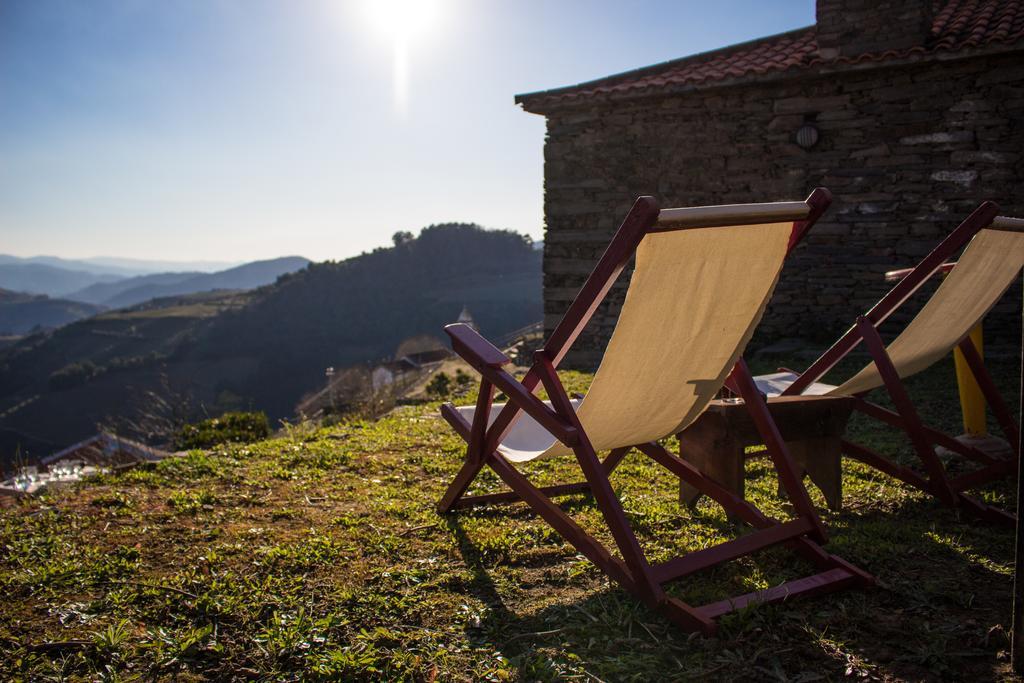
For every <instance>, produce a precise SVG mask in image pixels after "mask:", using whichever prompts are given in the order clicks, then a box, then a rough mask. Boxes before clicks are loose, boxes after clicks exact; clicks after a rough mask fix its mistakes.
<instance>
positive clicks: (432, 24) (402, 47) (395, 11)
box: [362, 0, 440, 114]
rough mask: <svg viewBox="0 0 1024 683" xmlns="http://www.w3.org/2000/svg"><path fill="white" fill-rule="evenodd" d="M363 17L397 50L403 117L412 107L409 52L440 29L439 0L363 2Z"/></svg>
mask: <svg viewBox="0 0 1024 683" xmlns="http://www.w3.org/2000/svg"><path fill="white" fill-rule="evenodd" d="M362 6H363V14H364V15H365V17H366V19H367V21H368V23H369V24H370V25H371V26H372V27H373V30H374V31H375V32H376V33H378V34H380V35H381V36H382V37H383V38H384V39H385V40H389V41H390V42H391V44H392V49H393V50H394V69H395V73H394V87H395V104H396V106H397V107H398V110H399V112H400V113H402V114H404V113H405V112H406V109H407V108H408V103H409V50H410V49H411V45H412V43H414V42H415V41H416V39H418V38H422V37H423V36H425V35H428V34H430V33H431V32H433V31H435V30H436V29H437V25H438V23H439V19H440V2H439V1H438V0H363V2H362Z"/></svg>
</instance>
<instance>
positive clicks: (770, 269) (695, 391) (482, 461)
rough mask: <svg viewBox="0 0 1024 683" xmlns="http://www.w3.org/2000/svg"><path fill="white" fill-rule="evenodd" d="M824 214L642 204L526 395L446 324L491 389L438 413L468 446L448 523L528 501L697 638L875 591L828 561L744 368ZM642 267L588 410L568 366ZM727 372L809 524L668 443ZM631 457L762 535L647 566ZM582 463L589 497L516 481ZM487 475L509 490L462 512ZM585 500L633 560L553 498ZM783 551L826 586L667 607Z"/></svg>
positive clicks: (535, 369) (539, 360)
mask: <svg viewBox="0 0 1024 683" xmlns="http://www.w3.org/2000/svg"><path fill="white" fill-rule="evenodd" d="M828 203H829V195H828V193H827V191H825V190H816V191H815V192H814V193H813V194H812V195H811V196H810V197H809V198H808V200H807V201H806V202H780V203H774V204H748V205H735V206H717V207H699V208H686V209H665V210H662V211H659V209H658V206H657V204H656V203H655V200H654V199H653V198H651V197H640V198H639V199H638V200H637V201H636V203H635V204H634V205H633V208H632V209H631V210H630V212H629V214H628V215H627V216H626V218H625V220H624V222H623V223H622V225H621V227H620V228H619V230H618V232H617V233H616V235H615V237H614V238H613V239H612V241H611V244H610V245H609V246H608V249H607V251H606V252H605V254H604V256H603V257H602V258H601V260H600V261H599V262H598V264H597V266H596V268H595V269H594V271H593V273H591V275H590V277H589V278H588V279H587V281H586V283H585V284H584V285H583V287H582V289H581V290H580V292H579V294H578V296H577V298H576V300H575V301H574V302H573V303H572V304H571V305H570V306H569V308H568V310H567V312H566V313H565V316H564V317H563V318H562V320H561V322H559V324H558V325H557V327H556V328H555V329H554V331H553V332H552V334H551V336H550V338H549V339H548V340H547V342H546V343H545V345H544V347H543V349H541V350H539V351H537V353H536V354H535V359H534V364H533V366H532V368H531V369H530V370H529V372H528V373H527V374H526V376H525V377H524V378H523V379H522V380H521V381H520V380H517V379H515V378H514V377H513V376H511V375H510V374H508V373H507V372H506V371H504V370H503V369H502V366H504V365H506V364H507V363H508V362H509V359H508V358H506V357H505V355H504V354H502V353H501V351H499V350H498V349H497V348H496V347H494V346H492V345H491V344H490V343H489V342H487V341H486V340H485V339H484V338H483V337H481V336H480V335H479V334H478V333H476V332H475V331H474V330H473V329H472V328H471V327H469V326H467V325H461V324H455V325H449V326H448V327H447V328H446V331H447V332H448V334H449V335H450V336H451V339H452V345H453V348H454V349H455V351H456V352H457V353H458V354H459V355H460V356H462V357H463V358H464V359H465V360H466V361H467V362H469V364H470V365H472V366H473V367H474V368H475V369H476V370H477V371H478V372H479V373H480V374H481V376H482V379H481V382H480V394H479V399H478V401H477V403H476V405H475V406H467V407H460V408H456V407H455V406H453V405H451V404H447V405H445V406H443V407H442V410H441V412H442V415H443V416H444V417H445V419H446V420H447V421H448V422H449V423H450V424H451V425H452V427H453V428H454V429H455V430H456V431H457V432H458V433H459V434H460V435H462V437H463V438H465V440H466V441H467V443H468V447H467V450H466V461H465V464H464V465H463V467H462V469H461V470H460V471H459V473H458V475H457V476H456V478H455V480H454V481H453V482H452V484H451V485H450V487H449V488H448V491H447V492H446V493H445V495H444V497H443V499H442V500H441V502H440V504H439V506H438V507H439V510H440V511H441V512H442V513H443V512H447V511H449V510H451V509H453V508H457V507H465V506H468V505H473V504H477V503H496V502H510V501H519V500H521V501H525V502H526V503H527V504H528V505H529V506H530V507H531V508H532V509H533V510H534V511H535V512H536V513H537V514H538V515H540V516H541V517H542V518H544V520H546V521H547V522H548V523H549V524H550V525H551V526H552V527H554V529H555V530H556V531H558V532H559V533H560V534H561V535H562V537H564V538H565V540H566V541H568V542H569V543H570V544H572V545H573V546H574V547H575V548H576V549H577V550H578V551H579V552H580V553H582V554H583V555H584V556H586V557H587V558H588V559H589V560H590V561H591V562H593V563H594V564H596V565H597V566H598V567H599V568H600V569H601V570H602V571H604V572H605V573H606V574H608V575H609V576H610V577H611V578H613V579H614V580H615V581H616V582H618V583H619V584H620V585H621V586H623V587H624V588H625V589H626V590H628V591H630V592H631V593H633V594H634V595H636V596H637V597H639V598H640V599H641V600H642V601H643V602H644V603H646V604H647V605H648V606H649V607H651V608H653V609H655V610H658V611H660V612H661V613H662V614H664V615H665V616H666V617H667V618H669V619H670V620H671V621H673V622H674V623H676V624H677V625H679V626H681V627H683V628H684V629H687V630H691V631H701V632H704V633H712V632H714V631H715V630H716V627H717V622H716V621H715V618H716V617H718V616H720V615H722V614H724V613H727V612H730V611H732V610H735V609H740V608H742V607H744V606H746V605H748V604H751V603H756V602H776V601H780V600H785V599H787V598H792V597H796V596H800V595H809V594H814V593H821V592H826V591H831V590H835V589H839V588H843V587H847V586H851V585H854V584H867V583H870V582H871V581H872V579H871V577H870V575H868V574H866V573H865V572H863V571H861V570H860V569H858V568H856V567H854V566H852V565H850V564H849V563H847V562H846V561H844V560H842V559H840V558H838V557H836V556H835V555H830V554H829V553H827V552H825V551H824V550H822V548H821V547H820V545H819V544H820V543H822V542H824V540H825V531H824V529H823V528H822V525H821V522H820V520H819V519H818V517H817V515H816V513H815V511H814V508H813V507H812V504H811V502H810V499H809V498H808V496H807V491H806V490H805V489H804V488H803V486H802V484H801V483H800V481H799V478H798V477H797V475H796V474H795V470H794V465H793V462H792V460H791V458H790V456H789V454H788V452H787V450H786V446H785V442H784V441H783V440H782V438H781V436H780V435H779V432H778V429H777V428H776V426H775V423H774V422H773V421H772V418H771V415H770V413H769V412H768V408H767V406H766V404H765V402H764V400H763V398H762V397H761V396H760V395H759V394H758V393H757V391H756V389H755V388H754V384H753V378H752V377H751V375H750V373H749V371H748V370H747V368H746V365H745V364H744V363H743V361H742V359H741V358H740V354H741V353H742V351H743V349H744V347H745V346H746V344H747V342H748V340H749V339H750V336H751V334H752V333H753V331H754V328H755V327H756V325H757V323H758V321H759V320H760V318H761V316H762V314H763V312H764V308H765V306H766V304H767V302H768V300H769V298H770V297H771V294H772V292H773V290H774V288H775V284H776V281H777V279H778V277H779V272H780V271H781V269H782V264H783V261H784V260H785V257H786V255H787V253H788V252H789V251H790V250H791V249H792V248H793V247H794V246H795V245H796V244H797V243H798V242H799V241H800V239H801V237H802V236H803V235H804V233H805V232H806V231H807V230H808V229H809V228H810V227H811V225H812V224H813V223H814V222H815V220H817V218H818V217H819V216H820V215H821V213H822V212H823V211H824V209H825V207H826V206H827V205H828ZM634 252H635V254H636V266H635V270H634V272H633V274H632V278H631V280H630V284H629V289H628V291H627V293H626V298H625V302H624V304H623V306H622V309H621V312H620V314H619V318H618V322H617V324H616V327H615V330H614V333H613V334H612V337H611V339H610V341H609V342H608V346H607V349H606V351H605V354H604V357H603V360H602V361H601V365H600V368H599V369H598V371H597V373H596V375H595V376H594V380H593V383H592V384H591V386H590V390H589V392H588V393H587V395H586V396H585V397H584V398H583V399H582V400H573V399H571V398H570V397H569V396H568V395H567V394H566V392H565V389H564V388H563V386H562V384H561V382H560V380H559V378H558V374H557V372H556V367H557V366H558V364H559V362H560V361H561V360H562V359H563V358H564V356H565V354H566V352H567V351H568V350H569V347H570V346H571V345H572V343H573V341H574V340H575V339H576V338H577V337H578V335H579V334H580V332H581V331H582V329H583V328H584V326H585V325H586V324H587V321H588V320H589V319H590V317H591V316H592V315H593V313H594V311H595V309H597V307H598V305H599V304H600V303H601V301H602V300H603V299H604V297H605V295H606V294H607V292H608V290H609V289H610V288H611V286H612V284H613V283H614V282H615V279H616V278H617V276H618V275H619V273H620V272H621V271H622V270H623V268H624V266H625V265H626V264H627V262H628V261H629V260H630V258H631V257H632V256H633V254H634ZM730 373H731V375H732V379H733V380H734V381H735V382H736V383H737V384H738V385H739V389H740V393H741V394H742V396H743V397H744V399H746V405H747V406H748V408H749V410H750V413H751V415H752V418H753V420H754V422H755V423H756V424H757V426H758V428H759V429H760V432H761V434H762V435H763V437H764V440H765V443H766V444H767V446H768V449H769V451H770V453H771V456H772V458H773V459H774V463H775V467H776V469H777V470H778V473H779V477H780V479H781V480H782V482H783V483H784V485H785V488H786V490H787V491H789V492H791V495H790V499H791V501H792V504H793V507H794V508H795V510H796V511H797V515H796V517H795V519H792V520H791V521H788V522H785V523H780V522H778V521H776V520H773V519H770V518H768V517H767V516H765V515H764V514H762V513H761V512H760V511H759V510H758V509H757V508H756V507H754V506H753V505H752V504H750V503H748V502H746V501H744V500H743V499H742V498H740V497H739V496H736V495H735V494H733V493H731V492H729V491H727V490H726V489H724V488H723V487H721V486H719V485H718V484H716V483H715V482H714V481H712V480H711V479H709V478H707V477H706V476H704V475H702V474H701V473H700V472H699V471H698V470H697V469H696V468H694V467H693V466H692V465H690V464H689V463H687V462H685V461H684V460H682V459H681V458H678V457H676V456H675V455H673V454H671V453H669V452H668V450H666V449H665V448H664V447H662V446H661V445H660V444H658V443H657V441H658V440H659V439H661V438H663V437H666V436H669V435H672V434H676V433H678V432H679V431H680V430H682V429H683V428H684V427H686V426H687V425H688V424H690V423H691V422H692V421H693V420H695V419H696V418H697V416H698V415H699V414H700V413H701V412H702V411H703V410H704V408H705V407H706V406H707V404H708V402H709V401H710V400H711V399H712V398H713V397H714V396H715V394H716V392H717V391H718V390H719V389H720V388H721V387H722V385H723V383H724V381H725V380H726V377H727V376H730ZM538 384H542V385H543V386H544V388H545V389H546V390H547V393H548V396H549V397H550V400H549V401H541V400H540V399H538V398H537V397H536V396H534V394H533V391H534V390H535V389H536V388H537V386H538ZM496 388H497V389H498V390H500V391H502V392H504V393H505V395H507V396H508V399H509V400H508V402H507V403H504V404H494V403H493V400H494V393H495V390H496ZM631 448H636V449H637V450H639V451H640V452H642V453H644V454H645V455H647V456H649V457H650V458H652V459H653V460H654V461H655V462H657V463H660V464H661V465H662V466H664V467H666V468H667V469H668V470H670V471H671V472H673V473H674V474H675V475H676V476H679V477H681V478H682V479H683V480H685V481H686V482H688V483H690V484H692V485H693V486H695V487H697V488H698V489H699V490H701V491H702V492H703V493H705V494H706V495H708V496H709V497H711V498H712V499H714V500H716V501H717V502H719V503H720V504H721V505H722V506H723V507H725V508H726V510H727V511H729V512H730V513H732V514H733V515H735V516H736V517H738V518H740V519H741V520H743V521H744V522H746V523H748V524H750V525H752V526H753V527H755V528H756V529H758V531H755V532H754V533H751V534H749V535H746V536H742V537H740V538H738V539H736V540H733V541H729V542H726V543H723V544H720V545H717V546H714V547H710V548H707V549H705V550H701V551H698V552H693V553H690V554H688V555H685V556H682V557H677V558H675V559H672V560H669V561H667V562H662V563H658V564H652V563H650V562H648V560H647V558H646V556H645V555H644V552H643V550H642V549H641V547H640V545H639V542H638V540H637V538H636V536H635V535H634V533H633V530H632V528H631V527H630V524H629V521H628V520H627V518H626V515H625V513H624V511H623V508H622V505H621V503H620V501H619V499H618V498H617V497H616V495H615V493H614V491H613V490H612V487H611V484H610V482H609V475H610V474H611V473H612V471H613V470H614V469H615V467H616V465H617V464H618V463H619V462H620V461H621V459H622V458H623V456H624V455H625V454H626V453H627V451H629V450H630V449H631ZM605 450H607V451H610V453H609V455H608V457H607V458H606V459H605V460H604V461H603V462H602V461H601V460H599V459H598V456H597V454H598V452H599V451H605ZM573 454H574V455H575V457H576V460H577V462H578V464H579V466H580V469H581V470H582V472H583V475H584V477H585V479H586V481H585V482H582V483H580V484H568V485H561V486H554V487H547V488H538V487H535V486H534V485H533V484H531V483H530V482H529V481H528V480H527V478H526V477H525V476H524V475H523V474H522V473H521V472H520V471H519V470H517V469H516V468H515V467H514V463H521V462H527V461H530V460H533V459H535V458H545V457H558V456H567V455H573ZM484 466H488V467H490V468H491V469H492V470H494V472H496V473H497V474H498V476H499V477H500V478H501V479H502V480H503V481H504V482H505V483H506V484H507V485H508V486H509V488H511V489H512V491H511V492H508V493H497V494H488V495H480V496H473V497H464V495H463V494H464V493H465V492H466V489H467V488H468V486H469V484H470V483H471V482H472V480H473V479H474V478H475V477H476V475H477V474H478V473H479V472H480V470H481V468H483V467H484ZM579 490H589V491H590V492H591V493H592V494H593V496H594V499H595V501H596V503H597V506H598V507H599V509H600V510H601V513H602V515H603V518H604V521H605V523H606V524H607V525H608V527H609V530H610V532H611V535H612V538H613V539H614V542H615V545H616V546H617V548H618V551H619V554H620V555H621V559H620V558H619V557H616V556H615V555H613V554H612V552H610V551H609V549H607V548H606V547H605V546H603V545H602V544H601V543H600V542H599V541H598V540H596V539H595V538H593V537H592V536H590V535H589V534H587V533H586V532H585V531H584V530H583V529H582V528H581V527H580V526H579V525H577V524H576V522H575V521H573V520H572V518H570V517H569V516H568V515H567V514H565V512H563V510H562V509H561V508H559V507H558V506H556V505H555V504H554V503H553V502H552V501H551V500H550V498H549V496H552V495H558V494H563V493H568V492H571V491H579ZM777 544H785V545H786V546H788V547H789V548H790V549H792V550H794V551H795V552H797V553H798V554H800V555H801V556H803V557H804V558H806V559H808V560H809V561H810V562H811V563H813V564H814V565H815V566H816V568H817V570H818V573H817V574H814V575H812V576H809V577H806V578H801V579H797V580H793V581H789V582H786V583H783V584H781V585H779V586H776V587H773V588H770V589H767V590H764V591H759V592H755V593H750V594H747V595H743V596H739V597H735V598H731V599H726V600H722V601H720V602H715V603H713V604H708V605H704V606H702V607H694V606H691V605H689V604H686V603H685V602H683V601H681V600H678V599H676V598H674V597H670V596H668V595H666V593H665V590H664V588H663V585H664V584H666V583H668V582H670V581H674V580H677V579H680V578H682V577H685V576H687V575H690V574H692V573H693V572H696V571H699V570H702V569H706V568H709V567H712V566H715V565H717V564H720V563H722V562H726V561H729V560H732V559H736V558H738V557H742V556H745V555H748V554H751V553H753V552H755V551H757V550H760V549H763V548H766V547H769V546H772V545H777Z"/></svg>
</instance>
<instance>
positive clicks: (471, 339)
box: [444, 323, 512, 370]
mask: <svg viewBox="0 0 1024 683" xmlns="http://www.w3.org/2000/svg"><path fill="white" fill-rule="evenodd" d="M444 331H445V332H447V333H448V336H449V337H451V338H452V348H454V349H455V352H456V353H457V354H459V355H460V356H462V357H463V358H465V359H466V360H467V361H468V362H469V364H470V365H472V366H474V367H476V366H478V365H484V366H486V367H489V368H500V367H501V366H503V365H507V364H508V363H511V362H512V361H511V360H509V358H508V356H506V355H505V354H503V353H502V352H501V351H500V350H498V347H497V346H495V345H494V344H492V343H491V342H489V341H487V340H486V339H484V338H483V336H481V334H480V333H479V332H477V331H476V330H474V329H473V328H472V327H470V326H469V325H467V324H466V323H452V324H451V325H445V327H444ZM479 369H480V368H479V367H477V370H479Z"/></svg>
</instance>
